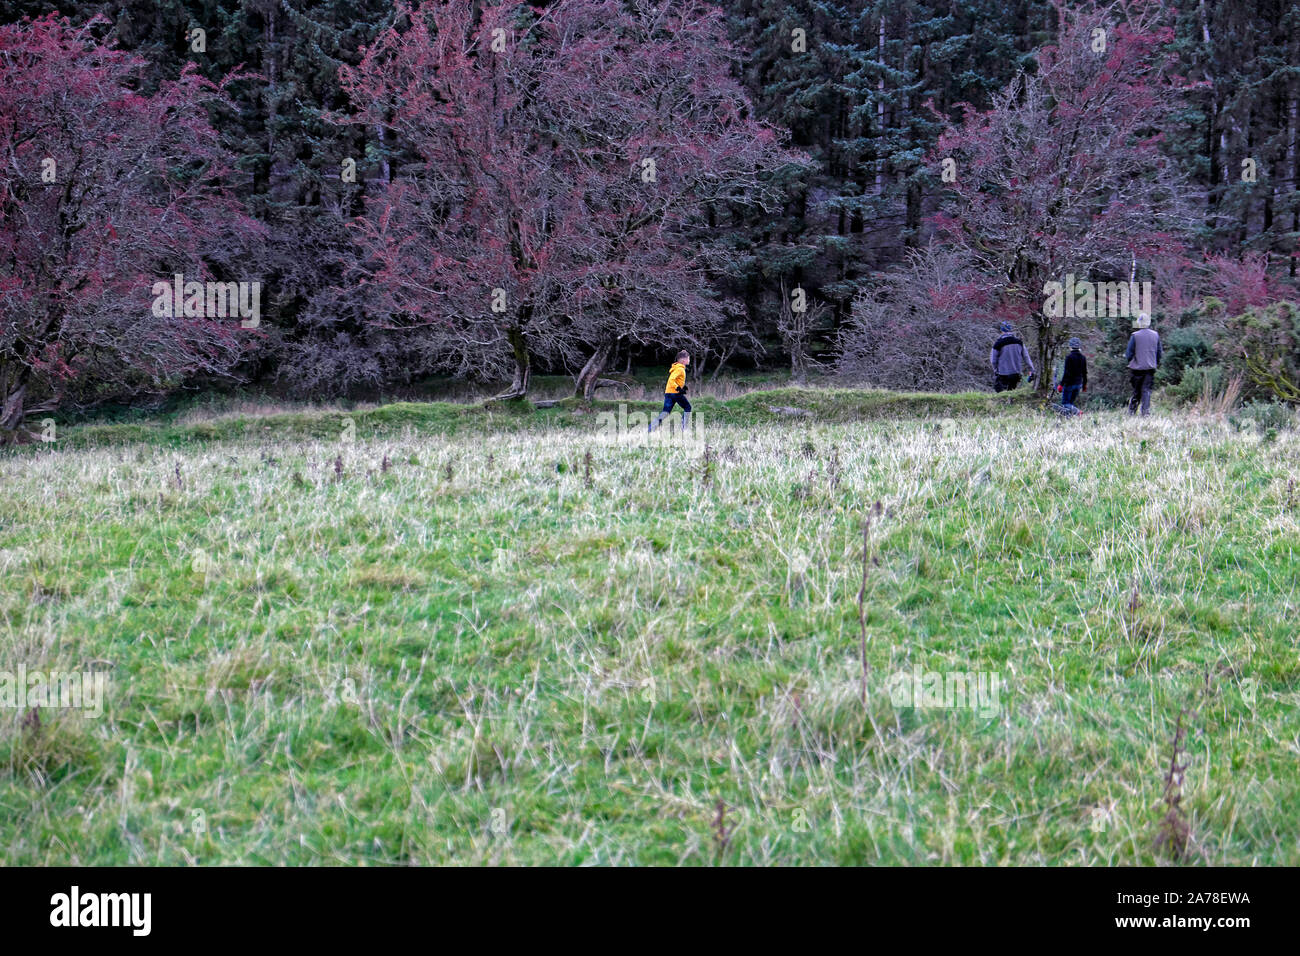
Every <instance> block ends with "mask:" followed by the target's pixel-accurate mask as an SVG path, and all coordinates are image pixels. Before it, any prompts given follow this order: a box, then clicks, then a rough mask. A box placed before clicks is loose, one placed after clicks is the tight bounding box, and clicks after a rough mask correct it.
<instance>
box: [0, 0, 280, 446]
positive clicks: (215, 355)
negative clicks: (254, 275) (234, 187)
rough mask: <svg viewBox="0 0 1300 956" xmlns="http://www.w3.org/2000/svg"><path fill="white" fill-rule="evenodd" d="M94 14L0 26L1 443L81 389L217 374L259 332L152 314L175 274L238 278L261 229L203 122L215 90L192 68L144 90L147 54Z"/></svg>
mask: <svg viewBox="0 0 1300 956" xmlns="http://www.w3.org/2000/svg"><path fill="white" fill-rule="evenodd" d="M95 24H96V20H92V21H90V22H88V23H86V24H84V25H82V26H74V25H72V24H71V23H70V22H69V21H68V20H66V19H63V18H60V17H58V16H56V15H53V14H51V15H49V16H46V17H43V18H41V19H38V20H34V21H25V22H23V23H18V24H9V25H6V26H2V27H0V167H2V168H3V170H4V173H3V176H0V221H2V222H3V224H4V227H3V229H0V403H2V404H0V441H14V440H22V439H24V438H25V437H27V436H26V432H25V431H24V429H23V422H24V419H25V418H26V417H27V416H28V415H31V414H34V413H37V412H41V411H49V410H52V409H54V408H56V407H58V405H59V404H60V402H61V401H63V400H64V398H65V396H66V394H67V392H68V390H69V388H70V387H73V386H74V385H77V384H85V383H89V385H90V386H92V387H93V388H94V390H95V391H94V392H93V394H95V395H99V396H108V395H112V394H117V393H126V392H130V391H133V390H136V389H139V388H144V387H149V386H150V385H159V384H168V383H171V384H174V383H176V382H177V381H179V380H180V379H181V378H182V377H183V376H186V375H190V374H194V373H224V372H226V371H228V370H229V369H230V368H231V366H232V364H233V363H234V362H236V361H237V360H238V358H239V357H240V355H241V354H242V351H243V348H244V345H245V343H246V342H247V341H248V340H249V339H250V337H251V336H252V334H253V333H251V332H250V331H249V330H245V329H243V328H242V327H241V324H240V321H239V319H238V318H235V319H233V320H232V319H230V318H206V317H175V318H168V317H164V316H159V315H155V314H154V310H153V308H152V305H153V303H154V296H153V295H152V288H153V285H154V284H155V283H156V282H159V281H169V282H170V281H171V277H172V276H173V275H174V274H175V273H181V274H183V275H185V277H186V280H187V281H191V280H195V281H204V280H206V279H207V278H208V277H209V276H212V275H214V274H216V272H217V271H221V272H222V273H224V275H223V278H242V277H240V276H239V274H238V273H237V272H236V271H235V263H236V262H238V261H239V257H240V255H241V254H244V255H247V253H248V251H249V248H250V246H249V243H250V241H252V240H254V239H255V238H256V237H257V236H258V235H260V233H259V229H258V227H257V225H256V224H255V223H253V222H252V220H250V219H248V218H247V217H246V216H245V215H244V212H243V209H242V207H241V206H240V204H239V203H238V202H237V201H236V200H235V199H234V198H233V197H232V196H231V194H230V192H229V191H228V189H227V182H226V180H227V176H228V173H229V164H228V162H227V159H228V157H227V155H226V153H225V151H224V150H223V148H222V147H221V145H220V143H219V141H218V138H217V134H216V133H215V131H214V130H213V128H212V126H211V125H210V124H209V121H208V114H207V112H206V107H207V106H208V105H209V104H219V103H222V102H223V101H224V93H223V90H222V88H221V87H220V86H217V85H214V84H212V83H211V82H209V81H207V80H204V79H202V78H201V77H199V76H198V75H197V73H196V72H195V71H194V70H193V69H192V68H186V69H185V70H184V71H183V72H182V73H181V75H180V77H179V79H177V80H174V81H170V82H163V83H161V84H160V85H159V86H158V88H157V90H156V92H152V93H146V92H143V89H144V87H145V79H146V75H147V74H146V72H145V67H146V64H145V62H144V61H143V60H141V59H139V58H138V57H135V56H132V55H130V54H127V53H123V52H121V51H118V50H115V49H112V48H110V47H108V46H106V45H104V44H102V43H100V42H98V41H96V40H95V39H94V38H93V36H92V32H91V31H92V28H93V27H94V26H95Z"/></svg>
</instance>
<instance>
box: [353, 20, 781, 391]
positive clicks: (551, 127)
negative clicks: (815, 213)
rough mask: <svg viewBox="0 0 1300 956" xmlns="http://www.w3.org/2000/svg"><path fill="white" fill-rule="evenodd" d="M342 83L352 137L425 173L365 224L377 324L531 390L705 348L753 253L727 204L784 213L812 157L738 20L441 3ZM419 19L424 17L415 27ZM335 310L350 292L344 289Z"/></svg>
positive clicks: (400, 173) (362, 278)
mask: <svg viewBox="0 0 1300 956" xmlns="http://www.w3.org/2000/svg"><path fill="white" fill-rule="evenodd" d="M401 13H402V16H399V24H398V25H395V26H394V27H393V28H392V29H389V30H387V31H385V32H384V33H383V34H381V35H380V36H379V38H378V39H377V41H376V42H375V43H374V44H373V45H372V46H371V47H370V48H369V49H368V50H367V51H366V54H365V56H364V58H363V59H362V61H361V63H360V64H359V65H358V66H357V67H355V68H348V67H345V68H344V69H343V71H342V74H341V77H342V83H343V87H344V89H345V90H346V91H347V93H348V95H349V97H350V98H351V100H352V102H353V103H354V104H356V113H355V114H354V115H353V116H352V117H349V118H348V119H349V120H350V121H354V122H359V123H363V124H366V125H367V126H371V127H373V126H381V127H383V128H384V129H385V130H388V131H391V134H392V137H393V140H394V142H396V143H397V144H399V146H398V148H399V149H400V150H402V151H404V152H405V153H406V154H408V155H409V157H410V161H409V162H407V163H405V164H403V165H400V166H399V168H398V169H397V170H395V175H394V177H393V181H392V183H391V184H390V185H389V186H388V187H387V188H386V189H385V190H384V191H383V193H382V195H380V196H378V197H377V198H376V199H374V200H373V201H372V202H370V204H369V208H368V210H367V214H366V215H365V216H363V217H362V218H360V219H359V220H358V221H357V223H356V228H357V236H358V245H359V249H360V254H359V263H358V265H357V267H356V271H355V273H354V277H355V281H356V282H357V283H359V284H360V285H362V286H364V287H366V288H367V290H368V294H371V295H372V296H373V297H374V299H375V301H376V302H377V303H378V314H377V315H375V316H374V317H373V318H372V319H371V322H372V324H374V325H376V326H377V327H378V328H381V329H382V330H384V331H385V332H387V333H391V334H393V335H396V336H398V337H400V339H401V341H403V342H404V343H405V345H406V348H407V350H408V354H409V355H410V356H411V360H412V362H413V363H414V364H417V365H420V366H423V367H428V368H442V369H446V370H449V371H452V372H456V373H461V374H465V373H471V374H477V375H478V376H479V377H485V376H498V375H499V376H504V375H506V374H509V375H510V377H511V379H512V381H511V385H510V387H509V389H508V390H507V391H506V392H505V393H504V394H503V395H502V396H501V397H503V398H510V397H519V396H522V395H524V394H526V392H527V390H528V384H529V378H530V375H531V371H532V368H533V367H534V365H535V364H536V363H537V362H538V361H545V362H547V363H549V364H552V365H563V366H566V367H568V368H575V367H578V366H581V371H580V372H579V374H578V381H577V388H578V391H579V393H580V394H584V395H587V396H590V394H591V392H592V389H593V388H594V387H595V385H596V383H597V381H598V380H599V374H600V372H601V371H602V369H603V368H604V366H605V364H606V363H608V362H609V361H610V360H611V358H612V356H613V354H614V353H615V351H616V349H617V347H618V344H619V343H620V342H622V341H625V340H629V341H632V342H636V343H659V344H664V345H668V346H671V347H677V346H678V345H679V344H688V343H690V342H694V341H700V340H701V339H703V338H705V337H706V336H708V335H710V334H711V333H716V332H717V331H719V330H720V329H721V327H722V326H723V325H724V324H725V321H726V318H727V315H728V311H727V308H726V305H725V304H721V303H718V302H717V301H715V300H714V298H713V296H712V294H711V291H710V289H711V284H710V279H711V277H712V276H716V275H718V274H720V273H721V272H722V271H724V270H726V269H727V268H728V267H729V266H730V265H731V264H732V263H733V262H734V261H735V258H736V255H737V254H736V252H735V251H734V250H732V249H728V248H726V247H724V246H722V245H720V244H718V243H715V242H712V241H710V235H709V232H710V228H709V226H710V223H709V219H710V210H712V211H713V212H714V213H715V214H716V211H717V210H718V209H719V208H722V209H724V210H725V209H727V208H728V207H734V206H738V205H753V204H759V205H763V204H766V203H768V202H770V201H771V199H772V197H771V194H770V191H769V190H767V189H766V188H765V187H764V174H765V173H767V172H769V171H771V170H774V169H775V168H777V167H778V166H780V165H781V164H783V163H786V162H792V161H797V159H798V157H796V156H795V155H794V154H791V153H787V152H786V151H785V150H784V149H783V148H782V146H781V145H780V143H779V141H778V136H777V134H776V132H775V130H773V129H772V128H771V127H768V126H766V125H764V124H761V123H759V122H757V121H755V120H753V119H751V118H750V117H749V106H748V103H747V101H746V99H745V96H744V93H743V91H742V90H741V89H740V87H739V86H738V85H737V84H736V83H735V82H734V81H733V80H732V79H731V78H730V76H729V72H728V70H729V63H730V60H731V57H732V55H733V54H732V53H731V51H730V50H729V49H728V47H727V45H726V42H725V36H726V31H725V26H724V24H723V23H722V19H721V14H720V13H719V11H718V10H716V9H715V8H713V7H711V6H708V5H706V4H703V3H698V2H694V0H687V2H679V3H655V2H650V0H646V2H639V3H634V4H628V3H624V2H622V0H559V2H557V3H554V4H551V5H548V6H546V7H544V8H543V7H531V6H528V5H525V4H521V3H519V2H517V0H504V2H497V3H485V4H477V3H471V2H470V0H433V2H427V3H422V4H420V5H419V6H417V7H414V8H401ZM402 21H405V22H402ZM331 299H333V300H334V301H337V293H336V292H335V293H331Z"/></svg>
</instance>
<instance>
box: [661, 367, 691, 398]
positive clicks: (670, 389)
mask: <svg viewBox="0 0 1300 956" xmlns="http://www.w3.org/2000/svg"><path fill="white" fill-rule="evenodd" d="M685 384H686V366H685V365H683V364H682V363H681V362H674V363H673V367H672V368H670V369H669V370H668V384H667V385H665V386H664V393H665V394H667V395H672V394H673V393H674V392H680V391H681V390H682V386H684V385H685Z"/></svg>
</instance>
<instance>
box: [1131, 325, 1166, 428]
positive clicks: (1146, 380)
mask: <svg viewBox="0 0 1300 956" xmlns="http://www.w3.org/2000/svg"><path fill="white" fill-rule="evenodd" d="M1134 325H1135V326H1137V328H1136V329H1135V330H1134V331H1133V334H1132V335H1130V336H1129V337H1128V348H1126V349H1125V350H1124V358H1125V360H1126V361H1127V362H1128V374H1129V381H1130V383H1131V384H1132V386H1133V397H1132V398H1130V399H1129V400H1128V413H1129V414H1130V415H1136V414H1137V411H1138V408H1139V406H1140V407H1141V409H1142V417H1143V418H1145V417H1146V416H1148V415H1150V414H1151V386H1152V384H1153V383H1154V382H1155V378H1156V369H1157V368H1159V366H1160V360H1161V359H1162V358H1163V357H1164V354H1165V350H1164V346H1162V345H1161V344H1160V333H1159V332H1157V331H1156V330H1155V329H1153V328H1151V316H1149V315H1147V314H1146V313H1145V312H1142V313H1140V314H1139V315H1138V317H1137V321H1136V322H1135V323H1134Z"/></svg>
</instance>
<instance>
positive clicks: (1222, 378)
mask: <svg viewBox="0 0 1300 956" xmlns="http://www.w3.org/2000/svg"><path fill="white" fill-rule="evenodd" d="M1226 382H1227V376H1226V375H1224V372H1223V366H1221V365H1197V366H1194V367H1192V368H1188V369H1185V370H1184V371H1183V374H1182V376H1181V377H1180V378H1179V379H1178V381H1177V383H1176V384H1173V385H1170V386H1168V388H1166V389H1165V392H1164V394H1165V396H1166V397H1167V398H1168V399H1169V400H1170V401H1171V402H1173V403H1174V404H1177V405H1190V404H1192V403H1193V402H1196V401H1199V400H1200V398H1201V395H1202V394H1204V392H1205V390H1206V386H1207V384H1208V387H1209V393H1210V394H1211V395H1218V394H1220V393H1221V392H1222V391H1223V386H1224V385H1225V384H1226Z"/></svg>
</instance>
